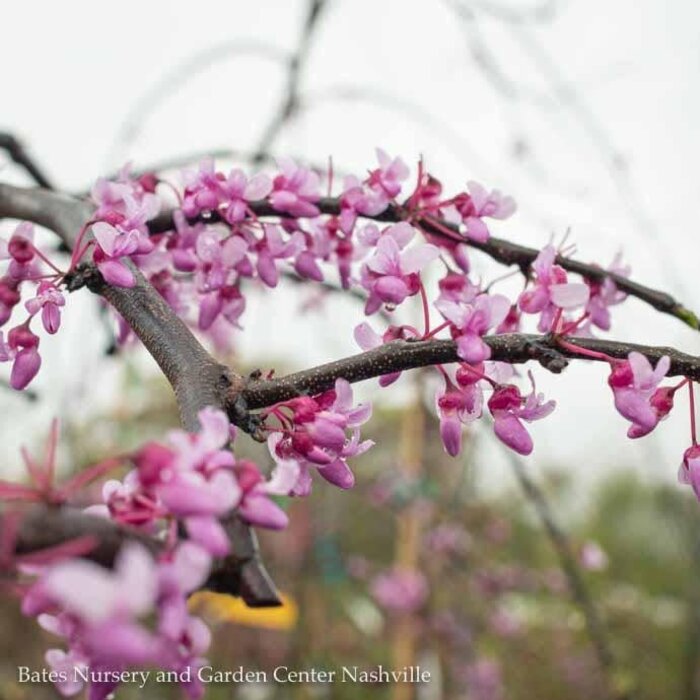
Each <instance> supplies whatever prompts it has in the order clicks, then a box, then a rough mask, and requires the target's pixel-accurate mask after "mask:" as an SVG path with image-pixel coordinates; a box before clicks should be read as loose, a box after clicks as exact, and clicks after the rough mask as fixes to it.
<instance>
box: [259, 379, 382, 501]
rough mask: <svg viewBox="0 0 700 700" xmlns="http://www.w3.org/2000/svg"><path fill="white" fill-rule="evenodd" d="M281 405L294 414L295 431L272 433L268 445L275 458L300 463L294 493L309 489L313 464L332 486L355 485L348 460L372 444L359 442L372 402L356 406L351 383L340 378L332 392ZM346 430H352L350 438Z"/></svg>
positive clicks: (347, 487)
mask: <svg viewBox="0 0 700 700" xmlns="http://www.w3.org/2000/svg"><path fill="white" fill-rule="evenodd" d="M282 407H285V408H287V409H291V411H292V413H293V418H292V420H293V426H294V427H293V430H291V431H289V432H287V433H286V434H279V433H273V434H272V435H271V436H270V439H269V440H268V446H269V448H270V452H271V453H272V454H273V456H274V457H275V459H276V460H280V459H282V460H293V461H296V462H298V463H299V467H300V473H299V479H298V481H297V484H296V487H295V488H294V494H295V495H305V493H307V492H308V491H307V490H308V489H309V488H310V479H309V476H308V469H309V468H310V467H315V468H316V469H317V471H318V473H319V474H320V475H321V476H322V477H323V478H324V479H326V481H329V482H330V483H332V484H333V485H335V486H338V487H340V488H342V489H349V488H352V486H353V485H354V483H355V477H354V475H353V473H352V471H351V470H350V467H349V466H348V463H347V461H346V460H347V459H349V458H350V457H355V456H357V455H360V454H362V453H363V452H366V451H367V450H368V449H369V448H370V447H371V446H372V444H373V443H372V441H371V440H365V441H363V442H360V425H362V424H363V423H365V422H366V421H367V420H369V417H370V415H371V412H372V407H371V405H369V404H360V405H358V406H353V394H352V388H351V386H350V384H349V383H348V382H347V381H345V380H344V379H338V380H336V383H335V388H334V389H333V390H331V391H327V392H325V393H323V394H320V395H319V396H316V397H314V398H311V397H309V396H305V397H300V398H298V399H291V400H290V401H287V402H285V403H283V404H278V405H277V406H276V407H275V410H278V409H281V408H282ZM347 430H349V431H350V436H349V437H348V435H347V433H346V431H347Z"/></svg>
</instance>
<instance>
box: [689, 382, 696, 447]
mask: <svg viewBox="0 0 700 700" xmlns="http://www.w3.org/2000/svg"><path fill="white" fill-rule="evenodd" d="M688 395H689V396H690V436H691V438H692V439H693V445H697V444H698V436H697V430H696V427H695V389H694V387H693V382H688Z"/></svg>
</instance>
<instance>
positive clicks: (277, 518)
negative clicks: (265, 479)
mask: <svg viewBox="0 0 700 700" xmlns="http://www.w3.org/2000/svg"><path fill="white" fill-rule="evenodd" d="M238 513H239V515H240V516H241V517H242V518H243V519H244V520H246V521H247V522H249V523H250V524H251V525H258V526H260V527H267V528H270V529H271V530H282V529H284V528H285V527H287V525H288V524H289V517H288V516H287V514H286V513H285V512H284V511H283V510H282V509H281V508H280V507H279V506H278V505H277V504H276V503H275V502H274V501H272V500H270V499H269V498H268V497H267V496H266V495H264V494H251V495H249V496H246V497H245V498H244V499H243V502H242V503H241V504H240V506H239V507H238Z"/></svg>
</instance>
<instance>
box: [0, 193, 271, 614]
mask: <svg viewBox="0 0 700 700" xmlns="http://www.w3.org/2000/svg"><path fill="white" fill-rule="evenodd" d="M91 214H92V209H91V207H90V205H89V204H88V203H87V202H84V201H82V200H79V199H75V198H72V197H67V196H64V195H61V194H58V193H54V192H49V191H47V190H27V189H22V188H18V187H12V186H10V185H5V184H1V183H0V216H7V217H12V218H18V219H23V220H27V221H32V222H34V223H37V224H40V225H42V226H45V227H47V228H49V229H51V230H53V231H55V232H56V233H57V234H58V235H59V236H60V237H61V239H62V240H63V242H64V243H65V244H66V246H67V247H68V248H72V247H73V245H74V244H75V241H76V238H77V236H78V233H79V231H80V230H81V228H82V227H83V226H84V225H85V224H86V223H87V222H88V221H89V220H90V216H91ZM131 268H132V272H133V273H134V276H135V278H136V285H135V286H134V287H133V288H130V289H126V288H123V287H113V286H110V285H108V284H106V283H105V282H104V281H103V280H102V278H101V277H100V276H99V274H97V273H96V271H95V270H94V269H89V268H88V270H87V271H86V272H82V271H81V273H80V274H82V275H83V280H82V281H83V283H85V284H87V286H88V287H89V288H90V289H91V290H92V291H93V292H95V293H97V294H100V295H101V296H102V297H103V298H104V299H105V300H106V301H108V302H109V303H110V304H111V305H112V306H113V307H114V308H115V309H116V310H117V311H118V312H119V313H120V314H121V315H122V316H123V317H124V319H125V320H126V322H127V323H128V324H129V326H130V327H131V328H132V330H133V331H134V333H135V334H136V335H137V336H138V337H139V339H140V340H141V341H142V342H143V344H144V346H145V347H146V349H147V350H148V351H149V352H150V354H151V355H152V356H153V358H154V359H155V360H156V362H157V363H158V365H159V366H160V368H161V369H162V370H163V373H164V374H165V376H166V377H167V379H168V381H169V382H170V384H171V385H172V387H173V389H174V391H175V395H176V397H177V403H178V407H179V409H180V415H181V419H182V423H183V426H184V427H185V429H186V430H189V431H195V430H197V429H198V428H199V421H198V415H197V414H198V413H199V411H200V410H201V409H202V408H204V407H206V406H218V407H221V408H224V407H225V406H226V402H227V400H228V397H229V396H230V394H231V392H235V391H236V386H238V387H240V385H241V382H242V379H241V378H240V377H237V376H236V375H234V374H233V373H232V372H230V371H229V370H228V369H227V368H226V367H224V366H223V365H220V364H219V363H218V362H216V361H215V360H214V358H212V357H211V356H210V355H209V354H208V353H207V352H206V350H205V349H204V348H203V347H202V345H201V344H200V343H199V341H198V340H197V339H196V338H195V337H194V335H193V334H192V332H191V331H190V330H189V329H188V328H187V326H186V325H185V324H184V323H183V322H182V320H181V319H180V318H179V317H178V316H177V314H176V313H175V312H174V311H173V310H172V309H171V308H170V307H169V306H168V305H167V304H166V303H165V301H164V300H163V298H162V297H161V296H160V294H158V292H157V291H156V289H155V288H154V287H153V286H152V285H151V284H150V283H149V282H148V281H147V280H146V279H145V278H144V277H143V275H142V274H141V273H140V272H139V271H138V270H137V269H136V267H135V266H133V265H131ZM74 276H75V275H74ZM69 287H70V283H69ZM228 410H230V408H229V409H228ZM57 517H58V516H57ZM227 527H228V528H229V532H230V535H231V537H232V550H233V551H234V552H235V555H234V556H232V557H231V558H230V559H227V560H226V561H225V562H224V564H223V565H225V566H226V567H227V570H235V571H237V572H238V574H237V579H235V580H233V581H231V586H230V587H229V589H228V592H230V593H234V594H236V595H242V596H243V599H244V600H245V601H246V603H248V605H251V606H267V605H276V604H279V598H278V595H277V593H276V590H275V587H274V584H273V583H272V581H271V580H270V578H269V575H268V574H267V572H266V571H265V568H264V566H263V565H262V562H261V560H260V557H259V553H258V548H257V541H256V538H255V534H254V533H253V531H252V529H251V528H249V527H248V526H246V525H243V524H242V523H240V522H239V521H238V520H237V518H236V516H233V517H232V518H231V520H230V521H229V522H228V523H227ZM222 580H223V579H221V577H220V579H219V587H220V588H221V586H222V585H223V584H221V581H222ZM239 585H242V587H239Z"/></svg>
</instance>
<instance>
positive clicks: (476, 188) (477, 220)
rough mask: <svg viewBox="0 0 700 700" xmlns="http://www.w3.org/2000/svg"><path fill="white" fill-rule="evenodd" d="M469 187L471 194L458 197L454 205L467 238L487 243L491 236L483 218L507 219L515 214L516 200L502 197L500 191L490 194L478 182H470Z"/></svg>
mask: <svg viewBox="0 0 700 700" xmlns="http://www.w3.org/2000/svg"><path fill="white" fill-rule="evenodd" d="M467 187H468V188H469V193H466V192H465V193H462V194H460V195H457V197H455V198H454V200H452V201H453V205H454V206H455V207H456V209H457V211H458V212H459V214H460V216H461V218H462V221H463V222H464V225H465V227H466V229H467V236H468V237H469V238H471V239H473V240H475V241H479V242H481V243H485V242H486V241H487V240H488V239H489V235H490V234H489V230H488V227H487V226H486V224H485V223H484V221H483V218H484V217H489V218H491V219H507V218H508V217H509V216H511V215H512V214H513V212H515V200H514V199H513V198H512V197H506V196H504V195H502V194H501V193H500V192H499V191H498V190H493V191H491V192H488V191H487V190H486V189H485V188H484V187H482V186H481V185H480V184H479V183H478V182H474V181H470V182H468V183H467Z"/></svg>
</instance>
